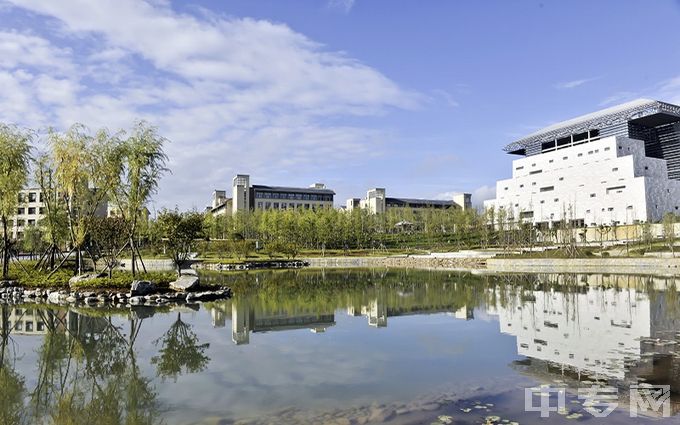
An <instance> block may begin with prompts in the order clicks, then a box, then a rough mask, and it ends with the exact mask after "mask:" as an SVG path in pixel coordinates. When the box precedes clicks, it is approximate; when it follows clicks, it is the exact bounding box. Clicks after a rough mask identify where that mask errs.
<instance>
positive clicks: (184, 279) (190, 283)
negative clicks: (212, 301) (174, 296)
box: [170, 275, 200, 291]
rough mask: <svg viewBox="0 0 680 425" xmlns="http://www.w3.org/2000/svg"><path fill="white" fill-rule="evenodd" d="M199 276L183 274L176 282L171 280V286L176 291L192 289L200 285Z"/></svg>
mask: <svg viewBox="0 0 680 425" xmlns="http://www.w3.org/2000/svg"><path fill="white" fill-rule="evenodd" d="M199 283H200V282H199V279H198V276H191V275H183V276H180V277H179V279H177V280H176V281H174V282H170V288H172V289H174V290H175V291H192V290H195V289H198V287H199Z"/></svg>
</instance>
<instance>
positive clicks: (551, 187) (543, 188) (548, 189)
mask: <svg viewBox="0 0 680 425" xmlns="http://www.w3.org/2000/svg"><path fill="white" fill-rule="evenodd" d="M552 190H555V186H545V187H542V188H541V189H540V191H541V192H550V191H552Z"/></svg>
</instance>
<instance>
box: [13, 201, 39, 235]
mask: <svg viewBox="0 0 680 425" xmlns="http://www.w3.org/2000/svg"><path fill="white" fill-rule="evenodd" d="M44 214H45V205H44V203H43V200H42V193H41V192H40V189H37V188H29V189H23V190H22V191H21V192H19V202H18V204H17V213H16V215H15V216H14V217H13V218H12V226H11V227H12V238H13V239H21V238H22V237H23V235H24V231H25V230H26V228H27V227H29V226H35V225H37V224H38V222H39V221H40V220H41V219H42V218H43V215H44Z"/></svg>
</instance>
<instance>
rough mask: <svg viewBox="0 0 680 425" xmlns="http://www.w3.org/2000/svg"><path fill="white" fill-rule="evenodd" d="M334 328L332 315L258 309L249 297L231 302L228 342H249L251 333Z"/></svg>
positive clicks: (305, 309) (314, 330)
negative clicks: (229, 340) (230, 340)
mask: <svg viewBox="0 0 680 425" xmlns="http://www.w3.org/2000/svg"><path fill="white" fill-rule="evenodd" d="M333 325H335V314H334V313H333V312H332V311H330V312H327V311H317V310H316V309H314V308H303V307H300V308H294V309H285V308H282V309H277V310H274V309H264V308H257V306H256V304H255V303H253V302H252V300H251V299H249V298H248V297H243V298H239V299H234V300H233V301H232V302H231V339H232V341H233V342H234V343H235V344H237V345H242V344H248V343H250V334H251V333H255V332H275V331H288V330H296V329H309V330H311V331H312V332H315V333H322V332H324V331H325V330H326V329H327V328H328V327H330V326H333Z"/></svg>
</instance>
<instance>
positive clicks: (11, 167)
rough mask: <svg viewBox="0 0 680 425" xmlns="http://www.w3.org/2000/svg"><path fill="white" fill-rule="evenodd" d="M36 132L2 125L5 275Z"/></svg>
mask: <svg viewBox="0 0 680 425" xmlns="http://www.w3.org/2000/svg"><path fill="white" fill-rule="evenodd" d="M31 140H32V133H31V132H28V131H23V130H20V129H19V128H17V127H15V126H11V125H5V124H0V220H1V221H2V278H3V279H7V278H8V277H9V276H8V275H9V261H10V235H9V229H8V224H9V218H10V217H12V216H14V215H15V213H16V208H17V203H18V202H19V192H20V191H21V189H23V188H24V186H25V185H26V181H27V179H28V169H29V162H30V158H31V157H30V154H31V146H30V143H31Z"/></svg>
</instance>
